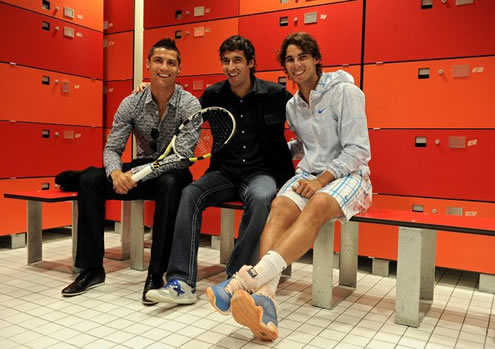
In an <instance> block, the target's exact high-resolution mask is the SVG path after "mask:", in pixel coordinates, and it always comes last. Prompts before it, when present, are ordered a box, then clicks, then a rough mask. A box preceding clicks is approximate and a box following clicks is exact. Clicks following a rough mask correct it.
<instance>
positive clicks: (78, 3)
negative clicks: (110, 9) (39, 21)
mask: <svg viewBox="0 0 495 349" xmlns="http://www.w3.org/2000/svg"><path fill="white" fill-rule="evenodd" d="M2 1H3V2H6V3H10V4H12V5H15V6H19V7H22V8H25V9H28V10H30V11H35V12H38V13H41V14H43V15H46V16H51V17H54V18H57V19H61V20H64V21H66V22H69V23H73V24H77V25H80V26H83V27H87V28H91V29H94V30H98V31H100V32H101V31H102V30H103V29H102V26H103V23H102V21H103V1H86V0H45V1H35V0H2ZM108 1H109V0H105V1H104V2H105V5H106V3H107V2H108ZM119 1H120V2H123V1H124V0H119Z"/></svg>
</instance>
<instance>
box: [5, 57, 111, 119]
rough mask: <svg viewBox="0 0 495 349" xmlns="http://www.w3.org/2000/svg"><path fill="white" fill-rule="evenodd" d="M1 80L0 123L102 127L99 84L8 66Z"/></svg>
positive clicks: (82, 79) (75, 77)
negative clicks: (12, 121) (9, 121)
mask: <svg viewBox="0 0 495 349" xmlns="http://www.w3.org/2000/svg"><path fill="white" fill-rule="evenodd" d="M0 76H1V77H2V81H4V83H2V84H0V103H1V104H2V108H1V109H0V120H15V121H28V122H41V123H54V124H65V125H82V126H101V125H102V117H101V108H102V103H103V98H102V82H101V81H100V80H94V79H89V78H84V77H79V76H75V75H68V74H61V73H54V72H52V71H47V70H40V69H34V68H27V67H22V66H18V65H13V64H8V63H0ZM7 81H8V83H6V82H7Z"/></svg>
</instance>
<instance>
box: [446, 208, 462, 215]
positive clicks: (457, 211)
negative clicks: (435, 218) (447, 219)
mask: <svg viewBox="0 0 495 349" xmlns="http://www.w3.org/2000/svg"><path fill="white" fill-rule="evenodd" d="M445 213H446V214H448V215H449V216H462V207H447V208H446V209H445Z"/></svg>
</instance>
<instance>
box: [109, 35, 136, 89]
mask: <svg viewBox="0 0 495 349" xmlns="http://www.w3.org/2000/svg"><path fill="white" fill-rule="evenodd" d="M103 47H104V52H103V61H104V77H103V78H104V79H105V81H114V80H129V79H132V77H133V65H134V32H133V31H132V32H125V33H118V34H110V35H105V39H104V40H103Z"/></svg>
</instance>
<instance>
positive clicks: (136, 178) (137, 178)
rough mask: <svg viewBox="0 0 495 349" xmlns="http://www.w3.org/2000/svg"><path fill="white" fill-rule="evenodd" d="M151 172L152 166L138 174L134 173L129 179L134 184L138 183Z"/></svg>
mask: <svg viewBox="0 0 495 349" xmlns="http://www.w3.org/2000/svg"><path fill="white" fill-rule="evenodd" d="M151 172H153V166H152V165H151V164H150V165H148V166H146V167H145V168H143V169H141V170H139V171H138V172H136V173H134V174H133V175H132V176H131V178H132V180H133V181H134V182H136V183H137V182H139V181H140V180H141V179H143V178H144V177H146V176H147V175H149V174H150V173H151Z"/></svg>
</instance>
